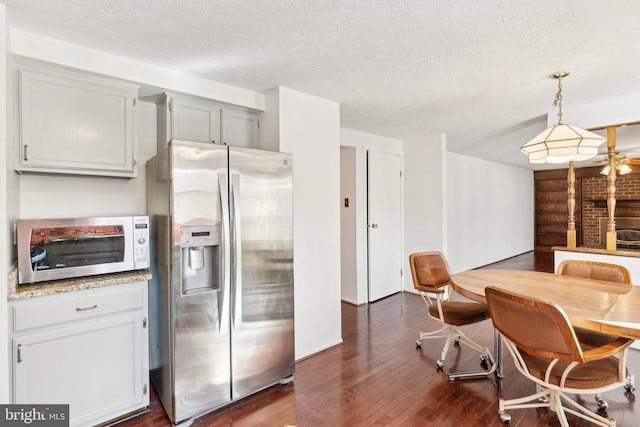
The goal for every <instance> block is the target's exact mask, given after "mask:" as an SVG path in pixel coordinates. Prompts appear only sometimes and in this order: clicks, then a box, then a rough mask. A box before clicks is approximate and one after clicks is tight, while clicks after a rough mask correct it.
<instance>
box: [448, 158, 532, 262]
mask: <svg viewBox="0 0 640 427" xmlns="http://www.w3.org/2000/svg"><path fill="white" fill-rule="evenodd" d="M446 176H447V219H446V222H447V224H448V227H447V229H448V233H447V240H448V245H447V252H446V255H447V260H448V262H449V267H450V268H451V270H452V272H454V273H456V272H460V271H464V270H468V269H470V268H475V267H479V266H482V265H486V264H490V263H492V262H495V261H499V260H501V259H505V258H509V257H511V256H514V255H518V254H521V253H524V252H527V251H531V250H533V223H534V219H533V215H534V207H533V205H534V194H533V188H534V187H533V172H532V171H530V170H528V169H522V168H517V167H513V166H507V165H503V164H499V163H494V162H488V161H485V160H481V159H476V158H472V157H468V156H463V155H460V154H455V153H447V174H446Z"/></svg>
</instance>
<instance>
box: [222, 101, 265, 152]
mask: <svg viewBox="0 0 640 427" xmlns="http://www.w3.org/2000/svg"><path fill="white" fill-rule="evenodd" d="M222 143H223V144H226V145H233V146H236V147H247V148H258V115H257V114H254V113H249V112H248V111H240V110H233V109H223V110H222Z"/></svg>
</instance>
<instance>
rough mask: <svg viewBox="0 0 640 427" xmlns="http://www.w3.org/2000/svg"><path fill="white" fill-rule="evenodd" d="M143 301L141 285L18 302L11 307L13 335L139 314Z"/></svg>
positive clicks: (92, 290) (114, 287)
mask: <svg viewBox="0 0 640 427" xmlns="http://www.w3.org/2000/svg"><path fill="white" fill-rule="evenodd" d="M143 297H144V295H143V289H142V286H141V285H140V284H138V285H134V286H131V285H119V286H113V287H109V288H100V289H91V290H86V291H76V292H70V293H65V294H58V295H51V296H43V297H34V298H30V299H29V300H23V301H16V302H15V303H12V304H11V306H12V311H13V331H14V332H20V331H24V330H28V329H32V328H38V327H44V326H46V327H49V326H53V325H55V324H59V323H64V322H73V321H82V320H85V319H89V318H94V317H98V316H103V315H106V314H110V313H116V312H121V311H129V310H139V309H141V308H143V302H144V301H143Z"/></svg>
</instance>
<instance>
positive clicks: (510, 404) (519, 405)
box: [498, 388, 552, 424]
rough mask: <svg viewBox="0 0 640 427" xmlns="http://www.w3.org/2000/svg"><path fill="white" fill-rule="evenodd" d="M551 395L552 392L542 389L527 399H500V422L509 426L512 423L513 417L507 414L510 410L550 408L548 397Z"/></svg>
mask: <svg viewBox="0 0 640 427" xmlns="http://www.w3.org/2000/svg"><path fill="white" fill-rule="evenodd" d="M536 389H537V388H536ZM551 393H552V391H551V390H548V389H545V388H542V389H541V390H539V391H538V392H537V393H535V394H532V395H530V396H526V397H520V398H516V399H509V400H504V399H502V398H500V400H499V401H498V415H499V416H500V421H502V422H503V423H504V424H509V423H510V422H511V415H509V414H508V413H507V412H506V411H507V410H508V409H523V408H548V407H549V406H550V405H551V404H550V402H549V399H548V398H547V396H549V395H550V394H551ZM534 401H535V403H534ZM528 402H531V403H528Z"/></svg>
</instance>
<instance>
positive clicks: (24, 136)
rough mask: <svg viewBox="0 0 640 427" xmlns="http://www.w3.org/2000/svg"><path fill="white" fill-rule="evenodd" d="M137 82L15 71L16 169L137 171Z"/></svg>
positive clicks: (131, 173)
mask: <svg viewBox="0 0 640 427" xmlns="http://www.w3.org/2000/svg"><path fill="white" fill-rule="evenodd" d="M136 97H137V88H136V87H134V86H131V85H128V84H122V83H118V82H110V81H108V80H103V79H97V78H95V79H94V78H91V77H88V76H81V75H76V74H73V73H68V74H67V73H57V72H50V73H49V72H44V71H39V70H38V71H34V70H28V69H27V70H21V71H20V139H21V146H20V150H19V153H18V156H19V158H18V163H17V167H16V168H17V169H18V170H20V171H31V172H59V173H72V174H89V175H107V176H126V177H132V176H136V170H137V169H136V167H135V154H134V153H135V148H136V147H135V143H134V134H135V132H134V107H135V102H136Z"/></svg>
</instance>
